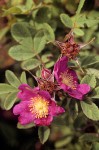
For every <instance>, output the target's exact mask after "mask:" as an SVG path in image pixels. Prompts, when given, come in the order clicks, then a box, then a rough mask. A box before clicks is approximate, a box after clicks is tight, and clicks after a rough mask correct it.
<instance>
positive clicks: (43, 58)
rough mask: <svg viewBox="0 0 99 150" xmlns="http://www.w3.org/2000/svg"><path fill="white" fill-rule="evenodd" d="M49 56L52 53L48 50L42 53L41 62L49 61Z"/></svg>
mask: <svg viewBox="0 0 99 150" xmlns="http://www.w3.org/2000/svg"><path fill="white" fill-rule="evenodd" d="M50 57H52V54H51V53H50V52H48V53H46V54H43V55H42V57H41V59H42V61H43V63H47V62H49V61H50Z"/></svg>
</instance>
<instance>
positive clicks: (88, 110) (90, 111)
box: [80, 101, 99, 121]
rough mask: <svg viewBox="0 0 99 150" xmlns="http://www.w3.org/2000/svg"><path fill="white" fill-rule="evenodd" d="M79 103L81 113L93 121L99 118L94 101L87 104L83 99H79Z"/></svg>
mask: <svg viewBox="0 0 99 150" xmlns="http://www.w3.org/2000/svg"><path fill="white" fill-rule="evenodd" d="M80 104H81V108H82V110H83V113H84V114H85V115H86V116H87V117H88V118H89V119H92V120H94V121H98V120H99V109H98V107H97V106H96V105H95V104H94V103H92V104H88V103H86V102H84V101H81V102H80Z"/></svg>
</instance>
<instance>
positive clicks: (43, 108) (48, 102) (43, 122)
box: [13, 84, 65, 126]
mask: <svg viewBox="0 0 99 150" xmlns="http://www.w3.org/2000/svg"><path fill="white" fill-rule="evenodd" d="M19 90H21V91H20V92H19V93H18V98H19V99H21V102H20V103H19V104H17V105H15V106H14V108H13V113H14V115H19V118H18V120H19V123H20V124H22V125H26V124H29V123H32V122H33V123H35V124H36V125H38V126H48V125H50V124H51V122H52V120H53V117H54V116H57V115H59V114H61V113H63V112H65V110H64V109H63V108H62V107H60V106H57V104H56V102H55V101H53V100H52V99H51V96H50V94H49V93H48V92H47V91H43V90H40V89H39V88H38V87H36V88H33V89H32V88H31V87H30V86H28V85H27V84H22V85H20V87H19Z"/></svg>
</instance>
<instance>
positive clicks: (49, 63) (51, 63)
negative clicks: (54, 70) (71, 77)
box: [45, 61, 55, 68]
mask: <svg viewBox="0 0 99 150" xmlns="http://www.w3.org/2000/svg"><path fill="white" fill-rule="evenodd" d="M54 64H55V62H54V61H51V62H48V63H46V64H45V66H46V68H51V67H53V66H54Z"/></svg>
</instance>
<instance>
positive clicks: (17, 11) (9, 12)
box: [3, 6, 22, 17]
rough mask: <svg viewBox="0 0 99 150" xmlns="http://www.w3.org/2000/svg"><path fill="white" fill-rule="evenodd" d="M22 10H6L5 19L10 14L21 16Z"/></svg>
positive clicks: (12, 8)
mask: <svg viewBox="0 0 99 150" xmlns="http://www.w3.org/2000/svg"><path fill="white" fill-rule="evenodd" d="M21 13H22V10H21V9H20V8H18V7H17V6H14V7H11V8H9V9H8V10H4V13H3V17H4V16H7V15H10V14H21Z"/></svg>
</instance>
